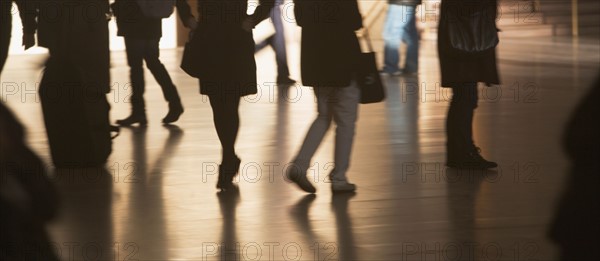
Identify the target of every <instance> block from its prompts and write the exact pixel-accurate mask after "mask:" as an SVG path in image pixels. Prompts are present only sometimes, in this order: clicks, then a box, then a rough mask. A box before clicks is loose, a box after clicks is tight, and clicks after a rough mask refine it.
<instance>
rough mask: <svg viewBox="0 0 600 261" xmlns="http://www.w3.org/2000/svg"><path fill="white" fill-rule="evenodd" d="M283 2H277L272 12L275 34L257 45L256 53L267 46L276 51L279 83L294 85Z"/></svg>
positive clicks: (281, 0)
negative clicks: (288, 57)
mask: <svg viewBox="0 0 600 261" xmlns="http://www.w3.org/2000/svg"><path fill="white" fill-rule="evenodd" d="M282 4H283V0H275V6H274V7H273V10H272V11H271V22H272V23H273V27H274V28H275V34H273V35H272V36H271V37H269V38H267V39H266V40H264V41H262V42H260V43H257V44H256V51H257V52H258V51H260V50H262V49H263V48H265V47H266V46H267V45H270V46H271V48H273V51H275V60H276V61H277V83H279V84H294V83H296V81H295V80H294V79H291V78H290V69H289V68H288V62H287V51H286V48H285V29H284V27H283V17H282V15H281V5H282Z"/></svg>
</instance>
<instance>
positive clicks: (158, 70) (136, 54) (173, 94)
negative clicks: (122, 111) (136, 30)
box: [125, 37, 180, 114]
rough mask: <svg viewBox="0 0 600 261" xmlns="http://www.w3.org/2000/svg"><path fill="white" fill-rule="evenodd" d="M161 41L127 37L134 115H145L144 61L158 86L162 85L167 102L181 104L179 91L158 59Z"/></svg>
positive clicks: (126, 45)
mask: <svg viewBox="0 0 600 261" xmlns="http://www.w3.org/2000/svg"><path fill="white" fill-rule="evenodd" d="M159 40H160V39H158V38H157V39H141V38H132V37H125V48H126V52H127V63H128V64H129V67H130V77H131V86H132V89H133V91H132V95H131V103H132V107H133V113H134V114H135V113H144V111H145V107H146V106H145V102H144V91H145V82H144V68H143V61H146V67H148V69H149V70H150V72H151V73H152V75H153V76H154V78H155V79H156V81H157V82H158V84H159V85H160V87H161V89H162V91H163V95H164V97H165V100H167V101H168V102H169V103H171V102H175V103H177V102H180V99H179V94H178V93H177V89H176V88H175V85H174V84H173V81H172V80H171V76H169V73H168V72H167V69H165V66H164V65H163V64H162V63H161V62H160V60H159V59H158V56H159V50H158V42H159Z"/></svg>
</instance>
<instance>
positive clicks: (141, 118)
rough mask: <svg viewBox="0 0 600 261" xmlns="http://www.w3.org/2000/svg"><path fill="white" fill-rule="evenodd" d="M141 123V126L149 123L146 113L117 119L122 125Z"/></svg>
mask: <svg viewBox="0 0 600 261" xmlns="http://www.w3.org/2000/svg"><path fill="white" fill-rule="evenodd" d="M136 123H137V124H139V125H140V126H146V125H147V124H148V120H146V115H134V114H132V115H131V116H129V117H127V118H125V119H122V120H117V124H118V125H121V126H131V125H133V124H136Z"/></svg>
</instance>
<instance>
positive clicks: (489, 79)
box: [438, 0, 500, 87]
mask: <svg viewBox="0 0 600 261" xmlns="http://www.w3.org/2000/svg"><path fill="white" fill-rule="evenodd" d="M483 8H490V10H489V11H490V13H491V14H492V15H490V16H489V19H494V20H495V19H496V8H497V2H496V0H485V1H464V0H442V7H441V13H440V22H439V26H438V54H439V58H440V67H441V68H440V69H441V72H442V86H443V87H455V86H458V85H461V83H464V82H484V83H486V84H487V85H488V86H489V85H490V84H500V79H499V78H500V77H499V76H498V68H497V65H496V50H495V49H492V50H490V51H487V52H485V53H483V54H478V55H470V54H464V53H458V52H456V51H454V50H453V49H452V47H451V45H450V40H449V37H448V29H447V24H448V22H449V21H448V13H449V12H460V13H459V14H457V15H465V12H470V11H481V10H483ZM492 9H493V10H492ZM467 10H468V11H467Z"/></svg>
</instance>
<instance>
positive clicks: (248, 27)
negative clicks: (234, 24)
mask: <svg viewBox="0 0 600 261" xmlns="http://www.w3.org/2000/svg"><path fill="white" fill-rule="evenodd" d="M242 29H244V31H246V32H249V33H250V32H252V29H254V21H252V19H251V18H250V17H248V18H246V19H244V21H243V22H242Z"/></svg>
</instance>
